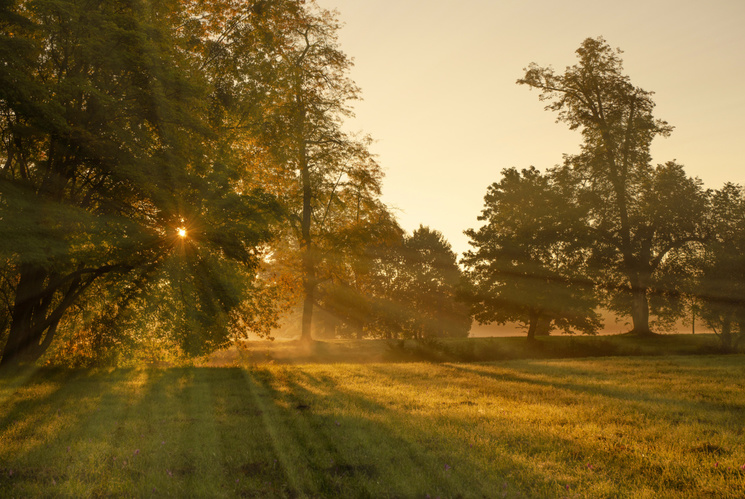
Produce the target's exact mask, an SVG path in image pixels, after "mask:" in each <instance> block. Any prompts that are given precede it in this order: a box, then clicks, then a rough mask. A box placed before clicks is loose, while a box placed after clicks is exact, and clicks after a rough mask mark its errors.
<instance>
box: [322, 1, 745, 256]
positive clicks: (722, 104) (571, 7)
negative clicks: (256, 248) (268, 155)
mask: <svg viewBox="0 0 745 499" xmlns="http://www.w3.org/2000/svg"><path fill="white" fill-rule="evenodd" d="M317 1H318V3H319V5H321V6H322V7H324V8H329V9H337V10H338V11H339V19H340V20H341V21H342V22H343V23H345V26H344V28H343V29H342V31H341V33H340V37H339V39H340V43H341V47H342V49H343V50H344V51H345V52H346V53H347V54H348V55H350V56H352V57H353V58H354V60H355V68H354V69H353V71H352V75H351V76H352V79H353V80H354V81H355V82H356V83H357V84H358V85H359V86H360V87H361V88H362V95H363V98H364V100H363V101H362V102H359V103H357V104H356V105H355V109H356V114H357V117H356V119H355V120H353V121H351V122H350V124H349V126H350V129H351V130H354V131H362V132H364V133H369V134H370V135H372V137H373V138H374V139H376V141H377V142H376V143H375V145H374V146H373V152H375V153H376V154H377V155H378V160H379V162H380V164H381V165H382V166H383V168H384V171H385V173H386V178H385V180H384V185H383V199H384V201H385V202H386V203H388V204H389V205H390V206H392V207H394V208H396V209H398V210H399V211H398V218H399V220H400V222H401V224H402V226H403V227H404V228H405V229H406V230H408V231H412V230H414V229H416V227H418V225H419V224H420V223H421V224H424V225H428V226H430V227H432V228H435V229H438V230H440V231H441V232H442V233H443V234H444V235H445V236H446V237H447V238H448V240H449V241H450V243H451V244H452V245H453V249H454V250H455V251H456V252H458V253H462V252H463V251H465V250H466V249H468V244H467V238H466V237H465V236H464V235H463V230H465V229H467V228H471V227H477V226H478V225H479V222H478V221H477V220H476V217H477V216H478V215H479V213H480V212H481V207H482V205H483V197H484V194H485V193H486V188H487V186H488V185H489V184H491V183H492V182H495V181H498V180H499V172H500V171H501V170H502V169H503V168H507V167H511V166H515V167H518V168H525V167H528V166H530V165H535V166H536V167H537V168H539V169H541V170H545V169H546V168H548V167H551V166H553V165H555V164H558V163H560V162H561V159H562V154H563V153H573V152H576V151H577V150H578V146H579V143H580V140H581V137H580V135H579V133H578V132H571V131H569V130H568V129H567V127H566V126H565V125H563V124H556V123H555V122H554V120H555V116H554V115H553V113H551V112H549V111H544V109H543V107H544V103H541V102H540V101H539V100H538V93H537V92H536V91H530V90H529V89H528V88H527V87H525V86H518V85H516V84H515V80H517V79H518V78H520V77H521V76H522V75H523V71H522V69H523V68H524V67H525V66H527V65H528V64H529V63H531V62H536V63H538V64H540V65H542V66H545V65H552V66H553V67H554V68H556V69H557V70H561V69H563V68H564V67H566V66H567V65H572V64H574V63H575V61H576V58H575V53H574V51H575V50H576V49H577V48H578V47H579V45H580V43H581V42H582V41H583V40H584V39H585V38H587V37H596V36H603V37H604V38H605V39H606V40H607V41H608V42H609V44H610V45H611V46H613V47H620V48H621V49H622V50H623V51H624V54H623V56H622V57H623V60H624V66H625V69H626V73H627V74H628V75H629V76H630V77H631V81H632V83H634V84H635V85H636V86H639V87H642V88H644V89H645V90H651V91H654V92H655V93H656V95H655V97H654V98H655V102H656V103H657V108H656V116H657V117H658V118H661V119H665V120H667V121H668V122H669V123H670V124H671V125H674V126H675V127H676V129H675V131H674V132H673V135H672V136H671V137H670V138H668V139H657V141H656V142H655V143H654V145H653V149H652V154H653V158H654V162H655V163H662V162H665V161H668V160H672V159H676V160H677V161H678V162H680V163H682V164H683V165H685V167H686V171H687V172H688V173H689V174H690V175H693V176H698V177H699V178H701V179H702V180H703V181H704V183H705V185H706V186H707V187H712V188H718V187H720V186H721V185H722V184H723V183H724V182H725V181H732V182H737V183H740V184H745V0H706V1H703V0H669V1H668V0H623V1H618V0H616V1H613V2H608V1H603V0H591V1H590V0H565V1H562V2H557V1H555V0H552V1H546V0H539V1H529V0H514V1H513V0H317Z"/></svg>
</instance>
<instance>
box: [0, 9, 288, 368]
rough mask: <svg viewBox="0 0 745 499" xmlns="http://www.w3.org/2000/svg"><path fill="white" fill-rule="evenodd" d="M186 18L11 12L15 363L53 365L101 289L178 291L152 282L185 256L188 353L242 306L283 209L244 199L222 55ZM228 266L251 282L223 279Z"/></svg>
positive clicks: (4, 194)
mask: <svg viewBox="0 0 745 499" xmlns="http://www.w3.org/2000/svg"><path fill="white" fill-rule="evenodd" d="M182 7H184V5H182V4H181V3H180V2H175V1H174V2H170V1H166V2H159V3H155V4H152V3H148V2H139V1H136V2H124V1H112V2H98V3H94V4H91V5H88V4H84V3H80V2H76V1H72V0H35V1H31V2H19V3H11V4H9V5H6V8H5V9H4V10H3V11H2V12H0V15H2V18H1V19H0V23H2V25H3V35H2V38H1V39H0V57H2V64H3V65H4V67H5V68H7V71H3V72H2V75H0V110H1V112H0V137H1V138H2V141H1V142H0V158H1V159H2V164H3V168H2V170H1V171H0V235H2V237H0V255H2V257H3V259H4V260H7V261H8V262H12V263H11V267H8V268H12V269H14V270H13V272H15V278H14V279H10V280H7V281H6V282H9V283H11V284H10V286H11V287H14V288H15V289H14V290H13V291H12V293H13V294H14V297H13V299H12V300H11V301H12V305H11V309H12V321H11V325H10V329H9V335H8V341H7V343H6V346H5V351H4V355H3V363H5V362H10V361H12V360H17V359H18V358H20V357H24V356H25V357H28V358H30V359H31V360H33V359H34V358H36V357H38V356H39V355H41V354H42V353H43V352H44V350H46V348H48V346H49V344H51V341H52V340H53V339H54V336H55V334H56V331H57V328H58V326H60V325H61V324H62V325H63V326H64V321H65V316H66V314H67V313H68V312H69V311H70V310H71V307H73V306H77V305H79V304H80V303H81V301H82V300H84V299H85V298H84V297H85V296H86V292H88V291H90V290H91V289H97V290H99V292H102V293H105V295H106V296H107V297H108V298H110V299H112V300H119V299H121V303H120V305H123V304H125V303H129V304H132V303H135V301H133V299H132V296H134V295H137V294H138V293H140V292H141V291H142V290H144V289H145V288H147V287H148V286H150V290H151V291H152V289H156V288H157V290H158V291H157V292H158V293H159V294H166V293H169V292H171V291H173V289H175V288H176V287H171V286H167V285H162V282H161V286H160V287H157V286H156V287H155V288H154V287H153V285H152V283H151V282H150V281H149V279H150V278H154V279H156V281H157V279H159V277H158V276H160V275H162V273H163V272H165V271H167V269H166V268H167V267H169V266H170V267H173V265H172V262H173V259H174V258H176V259H178V258H181V259H183V260H184V261H183V262H182V267H183V268H182V270H184V271H189V272H193V274H192V275H191V277H190V279H191V280H192V284H191V285H190V292H188V293H182V295H181V298H184V299H185V298H188V299H189V300H192V301H190V302H183V303H181V306H182V307H183V308H184V309H187V310H190V311H193V312H194V313H193V314H192V315H193V319H194V320H191V319H190V320H189V321H188V322H189V324H190V326H200V327H201V326H204V327H201V329H199V328H197V329H196V330H193V331H192V330H190V329H189V328H185V327H181V329H182V330H183V333H182V334H186V331H189V334H188V335H187V336H189V335H191V332H193V333H194V336H193V337H191V339H190V340H188V341H186V340H184V341H183V342H182V344H183V343H189V348H187V349H186V351H188V352H189V353H193V352H197V351H201V350H202V349H203V348H204V347H206V348H210V347H212V346H215V345H217V344H222V340H221V335H222V337H224V336H225V334H224V328H222V327H220V325H221V324H223V323H224V321H222V320H221V319H220V317H221V316H222V315H224V314H227V313H228V312H229V310H230V309H231V308H234V307H235V306H237V305H238V304H239V303H240V302H241V299H240V294H241V293H242V291H243V290H244V289H245V288H246V286H248V285H250V281H251V278H252V274H253V270H252V269H255V268H256V266H257V265H258V261H259V251H258V247H259V246H260V245H261V244H262V243H264V242H266V241H267V240H268V239H269V237H270V236H271V235H272V230H271V229H270V225H271V224H272V223H273V221H275V220H276V218H277V216H278V215H279V206H278V205H277V203H276V202H275V201H274V199H272V198H270V197H268V196H267V195H265V194H264V193H262V192H260V191H258V190H254V189H240V188H239V187H240V185H241V183H242V180H243V179H244V177H245V172H243V171H242V170H241V169H238V168H237V163H238V161H237V153H236V152H234V151H232V148H231V145H230V143H229V142H227V136H226V134H222V133H221V130H220V128H219V124H217V125H216V123H215V120H214V115H215V112H216V107H215V106H218V105H219V104H220V103H219V102H217V101H216V100H215V95H216V92H217V90H216V89H215V81H216V80H217V77H216V75H219V74H221V73H220V68H219V66H218V65H217V64H216V61H217V58H216V57H211V58H208V60H205V57H204V55H205V52H204V50H205V49H204V47H206V46H211V41H210V38H209V36H208V33H207V32H202V33H200V32H199V30H198V29H196V28H195V27H194V25H193V23H191V21H194V20H195V18H194V17H192V16H193V15H194V13H193V12H189V11H188V9H185V8H182ZM197 24H199V23H197ZM182 28H183V29H182ZM198 35H200V36H202V38H199V36H198ZM213 55H214V54H213ZM211 63H215V64H213V65H211ZM220 110H221V112H223V113H235V112H237V111H236V110H235V109H233V108H228V107H226V106H225V105H223V106H222V108H221V109H220ZM184 225H185V226H186V228H187V230H188V237H187V239H188V242H187V244H186V246H188V248H189V251H182V249H183V248H182V247H183V245H184V244H183V243H184V242H183V241H180V239H179V237H178V236H177V235H176V228H177V227H180V226H184ZM228 261H233V262H237V263H239V264H241V265H242V266H243V267H242V269H241V272H239V273H235V272H232V274H231V275H233V276H235V275H241V276H242V277H243V278H244V280H243V283H242V284H236V283H233V284H231V285H230V286H228V285H226V283H225V282H224V278H223V276H221V275H219V274H220V272H224V271H225V265H226V264H227V262H228ZM121 281H125V283H124V284H121V285H120V282H121ZM99 283H104V284H105V286H103V287H100V286H99V285H98V284H99ZM94 284H95V286H94ZM179 289H182V288H179ZM239 291H240V292H239ZM218 311H219V312H218ZM101 313H102V317H103V316H105V315H106V314H107V313H108V312H107V311H106V307H104V308H103V309H102V310H101ZM190 314H191V312H190ZM176 315H177V314H174V317H175V316H176ZM208 315H213V317H215V318H217V319H218V320H217V321H216V322H215V323H214V324H212V325H211V326H209V327H208V328H207V322H209V321H208V320H207V319H206V317H207V316H208ZM213 326H214V327H217V328H218V329H220V331H222V332H221V333H219V334H218V335H217V337H216V338H213V337H212V336H213V333H214V332H215V331H214V327H213ZM208 330H209V331H208Z"/></svg>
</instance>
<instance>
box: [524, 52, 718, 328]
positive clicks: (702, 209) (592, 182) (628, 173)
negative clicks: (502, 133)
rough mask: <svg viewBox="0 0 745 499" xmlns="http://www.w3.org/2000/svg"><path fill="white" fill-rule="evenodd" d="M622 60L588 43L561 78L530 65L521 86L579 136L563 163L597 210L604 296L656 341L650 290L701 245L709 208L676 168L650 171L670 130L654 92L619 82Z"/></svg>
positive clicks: (694, 183)
mask: <svg viewBox="0 0 745 499" xmlns="http://www.w3.org/2000/svg"><path fill="white" fill-rule="evenodd" d="M620 53H621V52H620V50H613V49H612V48H611V47H610V46H609V45H608V44H607V43H606V42H605V40H603V39H602V38H588V39H586V40H585V41H584V42H583V43H582V45H581V46H580V47H579V49H578V50H577V56H578V59H579V62H578V63H577V64H575V65H574V66H571V67H567V68H566V70H565V71H564V73H561V74H558V73H556V72H555V71H554V70H553V69H552V68H551V67H540V66H538V65H536V64H531V65H530V66H529V67H528V69H527V70H526V73H525V76H524V77H523V78H521V79H519V80H518V83H519V84H523V85H528V86H529V87H531V88H536V89H538V90H539V91H540V99H541V100H544V101H548V102H549V105H548V106H547V107H546V109H548V110H551V111H554V112H556V113H557V121H562V122H564V123H566V124H567V125H569V128H570V129H572V130H576V129H579V130H580V132H581V134H582V138H583V143H582V148H581V152H580V153H579V154H577V155H573V156H567V157H566V161H565V164H564V167H563V168H564V170H565V172H564V175H565V176H567V177H573V178H574V182H575V183H576V185H580V186H582V187H583V190H584V193H583V195H582V199H583V200H584V201H585V202H587V203H588V206H589V207H590V209H591V212H590V217H589V220H590V224H591V227H592V229H593V231H594V233H595V249H596V253H597V254H598V255H599V257H601V260H602V262H603V266H602V270H603V271H604V273H605V282H604V284H605V288H606V289H608V290H610V291H612V293H611V294H613V295H616V298H618V296H625V297H626V298H625V302H626V303H627V304H629V306H628V309H627V310H626V312H627V313H630V315H631V317H632V320H633V325H634V326H633V330H634V332H636V333H639V334H650V333H651V330H650V326H649V315H650V309H649V299H648V295H649V291H650V289H651V288H653V287H654V286H655V279H656V278H657V277H658V276H659V274H660V273H661V272H662V271H663V270H664V267H665V266H666V265H667V264H669V263H670V262H669V260H670V259H672V258H674V256H675V254H676V252H677V251H678V250H680V249H681V248H683V247H685V246H686V245H689V244H691V243H694V242H697V241H702V240H703V239H704V238H705V236H706V234H705V227H706V224H705V213H706V206H707V202H708V201H707V193H706V191H704V190H703V188H702V187H701V183H700V182H699V181H698V180H695V179H691V178H689V177H687V176H686V175H685V173H684V171H683V169H682V167H680V166H679V165H677V164H675V163H667V164H665V165H661V166H658V167H653V166H652V165H651V156H650V152H649V151H650V145H651V143H652V140H653V139H654V138H655V137H657V136H663V137H664V136H667V135H669V134H670V132H671V131H672V127H671V126H670V125H668V124H667V123H666V122H665V121H662V120H659V119H656V118H655V117H654V115H653V109H654V106H655V104H654V102H653V100H652V93H651V92H648V91H645V90H643V89H641V88H639V87H635V86H634V85H633V84H632V83H631V81H630V79H629V77H628V76H626V75H625V74H624V73H623V66H622V61H621V58H620ZM618 301H619V300H617V299H616V300H615V302H616V303H618ZM622 301H623V300H622Z"/></svg>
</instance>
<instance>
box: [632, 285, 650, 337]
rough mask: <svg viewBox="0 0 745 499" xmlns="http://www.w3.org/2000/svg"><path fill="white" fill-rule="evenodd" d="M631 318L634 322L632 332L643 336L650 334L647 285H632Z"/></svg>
mask: <svg viewBox="0 0 745 499" xmlns="http://www.w3.org/2000/svg"><path fill="white" fill-rule="evenodd" d="M631 320H632V322H633V324H634V329H632V331H631V332H632V333H636V334H638V335H641V336H649V335H651V334H652V330H651V329H649V301H648V299H647V286H644V285H641V284H636V285H632V287H631Z"/></svg>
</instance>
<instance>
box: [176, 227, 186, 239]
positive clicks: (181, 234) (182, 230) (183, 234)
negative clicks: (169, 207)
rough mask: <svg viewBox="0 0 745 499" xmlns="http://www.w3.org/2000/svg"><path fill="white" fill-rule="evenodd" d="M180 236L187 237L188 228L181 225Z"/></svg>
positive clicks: (178, 230)
mask: <svg viewBox="0 0 745 499" xmlns="http://www.w3.org/2000/svg"><path fill="white" fill-rule="evenodd" d="M176 231H177V232H178V235H179V237H186V229H185V228H183V227H179V228H178V229H177V230H176Z"/></svg>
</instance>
